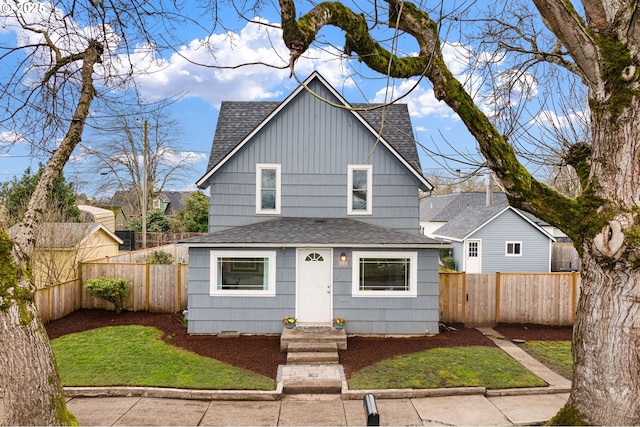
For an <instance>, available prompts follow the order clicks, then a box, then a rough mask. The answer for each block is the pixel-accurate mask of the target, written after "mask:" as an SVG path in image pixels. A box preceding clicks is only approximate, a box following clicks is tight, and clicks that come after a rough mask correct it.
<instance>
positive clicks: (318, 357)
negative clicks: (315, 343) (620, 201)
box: [287, 350, 339, 365]
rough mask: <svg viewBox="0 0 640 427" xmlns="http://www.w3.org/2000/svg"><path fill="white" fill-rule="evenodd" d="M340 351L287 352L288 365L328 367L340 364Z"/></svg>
mask: <svg viewBox="0 0 640 427" xmlns="http://www.w3.org/2000/svg"><path fill="white" fill-rule="evenodd" d="M338 361H339V358H338V351H337V350H334V351H326V352H324V351H313V352H291V351H290V352H287V364H288V365H290V364H298V365H310V364H318V365H326V364H331V363H338Z"/></svg>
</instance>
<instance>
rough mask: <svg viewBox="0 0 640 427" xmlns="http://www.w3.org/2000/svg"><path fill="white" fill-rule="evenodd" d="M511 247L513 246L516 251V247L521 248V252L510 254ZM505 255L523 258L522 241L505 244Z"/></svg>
mask: <svg viewBox="0 0 640 427" xmlns="http://www.w3.org/2000/svg"><path fill="white" fill-rule="evenodd" d="M509 245H513V249H514V251H515V245H518V246H519V247H520V251H519V252H518V253H515V252H509ZM504 254H505V256H522V241H515V240H508V241H506V242H505V243H504Z"/></svg>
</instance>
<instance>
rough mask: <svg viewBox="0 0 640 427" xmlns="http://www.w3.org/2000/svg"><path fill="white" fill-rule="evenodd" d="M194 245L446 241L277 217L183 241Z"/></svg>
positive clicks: (341, 222) (348, 223) (349, 222)
mask: <svg viewBox="0 0 640 427" xmlns="http://www.w3.org/2000/svg"><path fill="white" fill-rule="evenodd" d="M180 243H185V244H189V245H192V246H198V245H199V244H202V245H203V246H212V245H214V246H225V245H230V246H233V245H239V244H250V245H251V246H253V247H255V246H256V245H257V246H260V245H263V246H278V247H283V246H288V247H289V246H290V247H294V246H300V245H306V244H309V245H325V246H346V247H356V246H361V247H364V246H377V247H385V246H386V247H405V246H411V247H420V246H433V247H435V246H442V245H446V244H447V242H444V241H442V240H437V239H432V238H429V237H425V236H422V235H419V234H415V235H414V234H409V233H404V232H401V231H396V230H391V229H387V228H384V227H378V226H375V225H371V224H367V223H364V222H361V221H356V220H353V219H348V218H278V219H273V220H268V221H263V222H260V223H257V224H251V225H246V226H242V227H236V228H232V229H229V230H223V231H219V232H216V233H213V234H207V235H205V236H198V237H192V238H190V239H185V240H181V241H180Z"/></svg>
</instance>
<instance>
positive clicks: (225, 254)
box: [209, 250, 276, 297]
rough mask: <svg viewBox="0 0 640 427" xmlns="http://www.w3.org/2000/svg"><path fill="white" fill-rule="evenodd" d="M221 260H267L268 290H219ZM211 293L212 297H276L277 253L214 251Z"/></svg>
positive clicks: (212, 256) (211, 264)
mask: <svg viewBox="0 0 640 427" xmlns="http://www.w3.org/2000/svg"><path fill="white" fill-rule="evenodd" d="M220 258H267V259H268V260H269V267H268V270H267V274H268V275H269V277H268V281H267V289H264V290H237V289H235V290H233V289H218V259H220ZM209 273H210V279H209V280H210V282H209V293H210V295H212V296H214V295H215V296H236V297H237V296H251V297H274V296H276V251H235V250H214V251H211V260H210V272H209Z"/></svg>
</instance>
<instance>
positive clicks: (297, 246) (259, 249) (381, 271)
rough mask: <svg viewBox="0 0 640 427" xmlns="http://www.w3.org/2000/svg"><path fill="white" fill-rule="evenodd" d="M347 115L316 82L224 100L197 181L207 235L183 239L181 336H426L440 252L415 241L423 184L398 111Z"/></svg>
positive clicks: (433, 312)
mask: <svg viewBox="0 0 640 427" xmlns="http://www.w3.org/2000/svg"><path fill="white" fill-rule="evenodd" d="M305 86H306V87H307V88H309V90H311V91H313V92H314V94H312V93H310V92H309V91H308V90H307V89H305ZM315 95H319V96H320V97H322V98H324V99H326V100H329V101H330V102H331V103H333V104H337V105H339V106H344V107H347V108H336V107H335V106H332V105H330V104H328V103H326V102H324V101H323V100H321V99H318V97H317V96H315ZM359 107H364V105H359V104H354V105H350V104H349V103H348V102H347V101H346V100H344V99H343V98H342V97H341V96H340V94H339V93H338V92H337V91H335V89H333V88H332V87H331V86H330V85H329V84H328V83H327V82H326V81H325V80H324V79H323V78H322V76H320V75H319V74H318V73H313V74H312V75H311V76H310V77H309V78H308V79H307V80H306V81H305V82H304V83H303V85H301V86H299V87H298V88H297V89H296V90H295V91H294V92H293V93H291V94H290V95H289V96H288V97H287V98H286V99H285V100H284V101H282V102H279V103H278V102H223V103H222V105H221V108H220V114H219V119H218V123H217V127H216V132H215V135H214V140H213V145H212V149H211V156H210V160H209V165H208V170H207V172H206V174H205V175H204V176H203V177H202V178H201V179H200V180H199V181H198V182H197V185H198V186H199V187H200V188H203V189H204V188H207V187H208V188H209V193H210V194H209V195H210V202H209V234H207V235H204V236H199V237H195V238H191V239H187V240H184V241H182V243H183V244H186V245H188V246H189V313H188V321H189V322H188V324H189V326H188V330H189V332H190V333H193V334H215V333H222V332H230V331H233V332H239V333H259V334H272V333H280V332H281V331H282V328H283V324H282V319H283V318H284V317H285V316H295V317H296V318H297V319H298V323H299V324H307V325H330V324H331V319H332V318H334V317H343V318H345V319H347V331H348V332H349V333H359V334H425V332H427V331H428V332H429V333H437V332H438V312H439V310H438V249H439V248H440V247H442V246H443V245H447V243H444V242H443V241H441V240H437V239H433V238H428V237H425V236H423V235H421V234H420V232H419V200H418V190H419V189H422V190H430V189H431V185H430V184H429V182H428V181H427V180H426V179H425V178H424V177H423V175H422V172H421V168H420V161H419V158H418V153H417V148H416V143H415V140H414V139H413V130H412V126H411V121H410V118H409V113H408V109H407V107H406V105H391V106H387V107H384V108H383V109H379V110H377V109H374V110H371V109H358V108H359ZM367 107H370V106H367ZM351 108H354V109H355V110H354V109H351Z"/></svg>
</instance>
